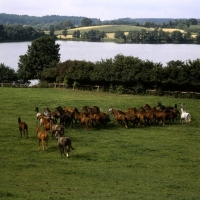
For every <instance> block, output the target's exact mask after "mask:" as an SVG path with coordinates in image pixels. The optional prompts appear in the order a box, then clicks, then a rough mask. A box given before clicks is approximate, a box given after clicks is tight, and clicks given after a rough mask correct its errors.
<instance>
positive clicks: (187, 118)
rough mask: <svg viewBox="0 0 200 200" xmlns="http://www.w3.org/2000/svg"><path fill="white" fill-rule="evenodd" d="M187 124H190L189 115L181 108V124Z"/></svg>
mask: <svg viewBox="0 0 200 200" xmlns="http://www.w3.org/2000/svg"><path fill="white" fill-rule="evenodd" d="M184 120H185V122H186V123H188V122H191V115H190V113H188V112H186V110H185V109H184V108H183V107H182V108H181V123H182V124H183V122H184Z"/></svg>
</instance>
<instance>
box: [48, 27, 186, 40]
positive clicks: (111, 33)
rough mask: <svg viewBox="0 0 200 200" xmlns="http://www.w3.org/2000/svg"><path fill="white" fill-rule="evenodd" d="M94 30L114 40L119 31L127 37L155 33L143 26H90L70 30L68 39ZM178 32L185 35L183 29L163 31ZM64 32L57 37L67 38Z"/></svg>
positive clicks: (58, 33)
mask: <svg viewBox="0 0 200 200" xmlns="http://www.w3.org/2000/svg"><path fill="white" fill-rule="evenodd" d="M92 29H94V30H99V31H104V32H105V33H106V35H107V37H108V38H114V34H115V32H117V31H124V32H125V35H127V34H128V32H129V31H141V30H146V31H153V30H154V28H145V27H141V26H128V25H102V26H88V27H78V28H74V29H69V30H68V35H67V37H66V38H72V34H73V32H74V31H77V30H79V31H80V32H81V33H83V32H88V31H90V30H92ZM176 30H178V31H181V32H182V33H184V30H181V29H172V28H164V29H163V31H166V32H173V31H176ZM62 31H63V30H59V31H55V35H57V36H58V37H59V38H65V36H63V34H62ZM47 33H48V32H47Z"/></svg>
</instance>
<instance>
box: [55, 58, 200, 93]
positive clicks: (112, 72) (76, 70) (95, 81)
mask: <svg viewBox="0 0 200 200" xmlns="http://www.w3.org/2000/svg"><path fill="white" fill-rule="evenodd" d="M55 71H56V72H55ZM55 71H54V72H55V77H54V81H57V82H65V83H67V85H68V87H72V86H73V84H75V83H76V85H79V86H84V85H100V86H101V87H102V88H103V90H105V91H114V92H116V91H119V88H120V93H133V94H138V93H145V92H146V90H147V89H156V90H157V91H158V92H159V93H160V94H162V92H163V91H165V90H174V91H176V90H177V91H196V92H200V82H199V80H200V60H199V59H197V60H194V61H191V60H188V61H187V62H185V63H184V62H182V61H179V60H177V61H170V62H169V63H168V64H167V66H165V67H163V66H162V64H160V63H153V62H151V61H148V60H147V61H143V60H141V59H139V58H136V57H132V56H123V55H116V56H115V58H114V59H106V60H101V61H99V62H96V63H93V62H86V61H76V60H75V61H71V60H67V61H66V62H63V63H60V64H59V65H57V67H56V70H55Z"/></svg>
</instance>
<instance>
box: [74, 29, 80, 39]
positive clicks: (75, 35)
mask: <svg viewBox="0 0 200 200" xmlns="http://www.w3.org/2000/svg"><path fill="white" fill-rule="evenodd" d="M80 36H81V32H80V31H79V30H77V31H74V32H73V38H80Z"/></svg>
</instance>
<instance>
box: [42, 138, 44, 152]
mask: <svg viewBox="0 0 200 200" xmlns="http://www.w3.org/2000/svg"><path fill="white" fill-rule="evenodd" d="M42 148H43V150H44V140H43V139H42Z"/></svg>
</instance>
